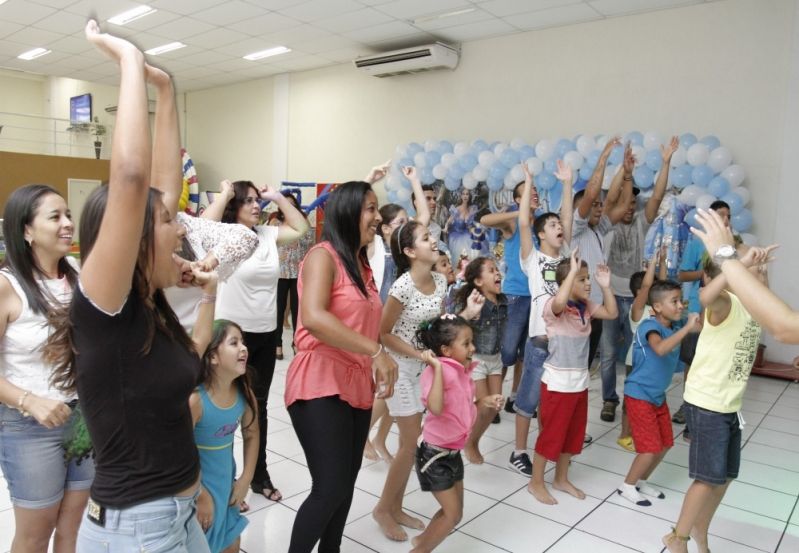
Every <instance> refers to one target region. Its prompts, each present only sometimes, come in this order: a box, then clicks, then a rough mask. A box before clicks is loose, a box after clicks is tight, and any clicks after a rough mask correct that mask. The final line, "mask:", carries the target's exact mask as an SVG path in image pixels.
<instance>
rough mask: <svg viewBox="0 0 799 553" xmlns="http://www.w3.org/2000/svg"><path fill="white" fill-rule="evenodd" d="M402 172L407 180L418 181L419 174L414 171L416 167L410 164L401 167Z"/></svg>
mask: <svg viewBox="0 0 799 553" xmlns="http://www.w3.org/2000/svg"><path fill="white" fill-rule="evenodd" d="M402 174H403V175H405V177H406V178H407V179H408V180H409V181H418V180H419V174H418V173H417V171H416V167H414V166H413V165H410V166H408V167H403V168H402Z"/></svg>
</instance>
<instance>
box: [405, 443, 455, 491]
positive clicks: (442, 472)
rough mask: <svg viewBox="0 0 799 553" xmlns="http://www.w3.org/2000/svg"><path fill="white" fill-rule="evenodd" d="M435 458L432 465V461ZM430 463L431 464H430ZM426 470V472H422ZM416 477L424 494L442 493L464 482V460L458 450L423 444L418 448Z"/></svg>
mask: <svg viewBox="0 0 799 553" xmlns="http://www.w3.org/2000/svg"><path fill="white" fill-rule="evenodd" d="M434 457H435V460H434V461H433V462H432V463H429V462H430V460H431V459H433V458H434ZM428 463H429V464H428ZM423 469H424V472H422V470H423ZM416 475H417V476H418V477H419V485H420V486H421V487H422V491H424V492H441V491H444V490H448V489H450V488H451V487H452V486H454V485H455V482H460V481H461V480H463V459H462V458H461V452H460V451H459V450H457V449H444V448H441V447H437V446H432V445H430V444H428V443H426V442H422V443H421V445H420V446H419V447H417V448H416Z"/></svg>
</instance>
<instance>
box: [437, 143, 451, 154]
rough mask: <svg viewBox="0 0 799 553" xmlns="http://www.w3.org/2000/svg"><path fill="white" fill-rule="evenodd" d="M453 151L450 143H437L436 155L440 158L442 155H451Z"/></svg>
mask: <svg viewBox="0 0 799 553" xmlns="http://www.w3.org/2000/svg"><path fill="white" fill-rule="evenodd" d="M454 151H455V147H454V146H453V145H452V142H450V141H448V140H442V141H441V142H439V143H438V153H439V154H441V155H442V156H443V155H444V154H451V153H452V152H454Z"/></svg>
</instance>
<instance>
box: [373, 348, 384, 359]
mask: <svg viewBox="0 0 799 553" xmlns="http://www.w3.org/2000/svg"><path fill="white" fill-rule="evenodd" d="M378 345H379V346H380V347H379V348H377V351H376V352H375V354H374V355H370V356H369V357H371V358H372V359H377V356H378V355H380V354H381V353H383V352H384V351H385V349H384V348H383V344H378Z"/></svg>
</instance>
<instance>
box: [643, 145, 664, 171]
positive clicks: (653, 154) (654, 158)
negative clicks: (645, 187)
mask: <svg viewBox="0 0 799 553" xmlns="http://www.w3.org/2000/svg"><path fill="white" fill-rule="evenodd" d="M644 163H646V166H647V167H649V168H650V169H652V170H653V171H658V170H659V169H660V166H661V164H662V163H663V156H661V155H660V152H659V151H658V150H649V151H648V152H647V153H646V157H645V158H644Z"/></svg>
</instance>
